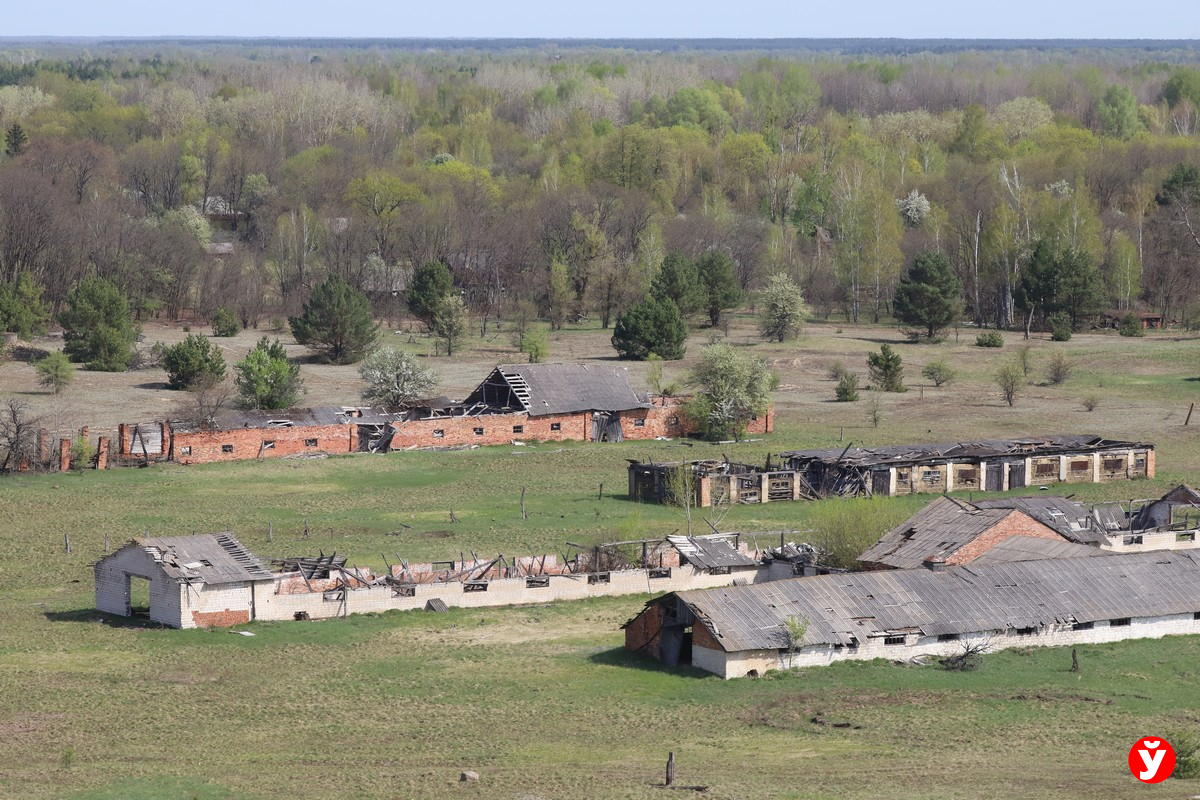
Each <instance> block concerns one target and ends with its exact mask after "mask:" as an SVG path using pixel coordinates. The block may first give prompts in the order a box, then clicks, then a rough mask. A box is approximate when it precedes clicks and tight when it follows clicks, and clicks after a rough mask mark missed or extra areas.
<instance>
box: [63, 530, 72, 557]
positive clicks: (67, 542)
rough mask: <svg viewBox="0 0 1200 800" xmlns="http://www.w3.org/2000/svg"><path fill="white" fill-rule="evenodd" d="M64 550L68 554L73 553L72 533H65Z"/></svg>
mask: <svg viewBox="0 0 1200 800" xmlns="http://www.w3.org/2000/svg"><path fill="white" fill-rule="evenodd" d="M63 552H64V553H66V554H67V555H70V554H71V534H69V533H64V534H63Z"/></svg>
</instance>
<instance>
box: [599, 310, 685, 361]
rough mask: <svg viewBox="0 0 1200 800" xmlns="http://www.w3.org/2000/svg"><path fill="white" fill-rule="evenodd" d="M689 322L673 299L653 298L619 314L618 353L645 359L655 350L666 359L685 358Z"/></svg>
mask: <svg viewBox="0 0 1200 800" xmlns="http://www.w3.org/2000/svg"><path fill="white" fill-rule="evenodd" d="M686 340H687V325H686V324H685V323H684V321H683V315H682V314H680V313H679V307H678V306H676V305H675V303H674V302H672V301H671V300H658V299H655V298H650V299H649V300H646V301H644V302H642V303H638V304H637V305H636V306H634V307H633V308H631V309H629V310H628V311H627V312H625V313H624V314H622V315H621V316H620V317H618V318H617V324H616V326H615V327H614V328H613V335H612V346H613V348H614V349H615V350H616V351H617V357H618V358H623V359H630V360H633V361H645V360H646V359H647V358H648V357H649V356H650V354H651V353H653V354H655V355H657V356H659V357H660V358H662V359H663V360H665V361H678V360H679V359H681V358H683V354H684V350H685V349H686V348H685V346H684V342H685V341H686Z"/></svg>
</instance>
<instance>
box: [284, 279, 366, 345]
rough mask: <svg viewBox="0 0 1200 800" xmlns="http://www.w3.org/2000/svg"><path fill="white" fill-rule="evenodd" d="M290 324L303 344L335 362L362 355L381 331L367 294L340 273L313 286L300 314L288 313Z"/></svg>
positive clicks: (295, 335) (293, 333) (297, 338)
mask: <svg viewBox="0 0 1200 800" xmlns="http://www.w3.org/2000/svg"><path fill="white" fill-rule="evenodd" d="M288 324H289V325H291V326H292V335H293V336H294V337H295V338H296V341H297V342H298V343H299V344H303V345H307V346H308V348H309V349H310V350H312V351H313V352H315V353H316V354H317V355H318V356H320V357H321V358H323V359H325V360H326V361H329V362H330V363H333V364H353V363H354V362H355V361H358V360H359V359H361V358H362V357H363V356H364V355H366V354H367V351H368V350H370V349H371V346H372V345H374V344H375V337H376V336H377V335H378V333H379V325H377V324H376V323H375V320H374V318H373V317H372V315H371V302H370V301H369V300H367V296H366V295H365V294H363V293H362V292H360V291H359V290H358V289H355V288H354V287H353V286H351V285H350V284H348V283H346V281H345V279H343V278H342V277H341V276H340V275H338V274H336V273H335V274H333V275H330V276H329V278H328V279H327V280H326V281H325V282H324V283H323V284H321V285H320V286H317V287H316V288H315V289H313V291H312V296H311V297H310V298H309V299H308V302H307V303H305V304H304V310H303V311H302V312H301V313H300V316H298V317H288Z"/></svg>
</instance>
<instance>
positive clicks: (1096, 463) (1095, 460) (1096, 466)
mask: <svg viewBox="0 0 1200 800" xmlns="http://www.w3.org/2000/svg"><path fill="white" fill-rule="evenodd" d="M1103 457H1104V456H1103V455H1101V454H1100V453H1092V483H1099V482H1100V459H1101V458H1103Z"/></svg>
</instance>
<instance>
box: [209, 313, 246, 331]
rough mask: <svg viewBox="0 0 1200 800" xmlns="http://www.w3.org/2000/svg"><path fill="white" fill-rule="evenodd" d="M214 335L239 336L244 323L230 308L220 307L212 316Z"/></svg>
mask: <svg viewBox="0 0 1200 800" xmlns="http://www.w3.org/2000/svg"><path fill="white" fill-rule="evenodd" d="M212 327H213V336H222V337H228V336H237V335H238V331H240V330H241V329H242V323H241V322H240V321H239V320H238V318H237V314H234V313H233V312H232V311H230V310H229V309H228V308H224V307H222V308H218V309H217V310H216V311H215V312H214V313H213V318H212Z"/></svg>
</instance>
